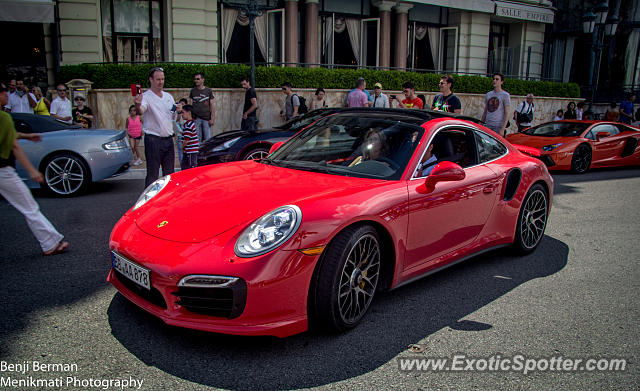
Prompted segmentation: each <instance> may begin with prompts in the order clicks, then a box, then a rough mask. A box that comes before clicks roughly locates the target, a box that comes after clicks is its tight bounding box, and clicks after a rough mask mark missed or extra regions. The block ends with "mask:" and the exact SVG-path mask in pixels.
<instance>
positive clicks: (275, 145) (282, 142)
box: [269, 141, 284, 155]
mask: <svg viewBox="0 0 640 391" xmlns="http://www.w3.org/2000/svg"><path fill="white" fill-rule="evenodd" d="M282 144H284V141H278V142H277V143H275V144H273V145H272V146H271V148H269V155H271V154H272V153H274V152H275V151H276V150H277V149H278V148H280V147H281V146H282Z"/></svg>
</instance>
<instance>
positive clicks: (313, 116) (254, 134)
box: [198, 108, 338, 166]
mask: <svg viewBox="0 0 640 391" xmlns="http://www.w3.org/2000/svg"><path fill="white" fill-rule="evenodd" d="M337 110H338V109H337V108H327V109H317V110H313V111H310V112H308V113H306V114H305V115H303V116H300V117H297V118H294V119H292V120H291V121H289V122H287V123H285V124H283V125H280V126H276V127H275V128H271V129H258V130H255V131H248V130H231V131H228V132H223V133H220V134H218V135H216V136H214V137H212V138H210V139H208V140H206V141H205V142H204V143H202V145H201V146H200V151H199V152H198V166H204V165H207V164H215V163H225V162H232V161H236V160H252V159H260V158H263V157H265V156H267V155H268V153H269V149H270V148H271V146H272V145H273V144H275V143H277V142H280V141H285V140H288V139H289V137H291V136H293V135H294V134H296V133H298V131H300V130H301V129H302V128H304V127H305V126H307V125H309V124H310V123H312V122H314V121H316V120H317V119H318V118H320V117H322V116H323V115H327V114H330V113H334V112H336V111H337Z"/></svg>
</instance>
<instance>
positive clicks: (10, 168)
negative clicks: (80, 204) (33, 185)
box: [0, 84, 69, 255]
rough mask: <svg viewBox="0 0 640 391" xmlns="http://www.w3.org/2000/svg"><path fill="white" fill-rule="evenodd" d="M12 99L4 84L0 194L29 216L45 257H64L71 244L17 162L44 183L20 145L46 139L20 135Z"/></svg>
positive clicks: (1, 91)
mask: <svg viewBox="0 0 640 391" xmlns="http://www.w3.org/2000/svg"><path fill="white" fill-rule="evenodd" d="M8 100H9V96H8V94H7V88H6V87H5V85H4V84H0V194H2V196H3V197H4V198H5V199H6V200H7V202H9V203H10V204H11V205H13V206H14V207H15V208H16V209H18V211H19V212H20V213H22V215H23V216H24V217H25V219H26V220H27V224H28V225H29V228H30V229H31V232H32V233H33V235H34V236H35V237H36V239H37V240H38V242H39V243H40V247H41V248H42V252H43V254H44V255H55V254H60V253H61V252H64V251H65V250H67V248H68V247H69V242H66V241H64V240H62V239H63V238H64V236H62V235H61V234H60V233H59V232H58V231H57V230H56V229H55V228H54V227H53V225H52V224H51V222H50V221H49V220H47V218H46V217H44V215H43V214H42V212H40V206H38V203H37V202H36V200H35V199H34V198H33V195H32V194H31V191H29V189H28V188H27V186H26V185H25V184H24V182H23V181H22V179H20V177H19V176H18V174H16V170H15V161H16V160H17V161H18V163H20V165H22V166H23V167H24V168H25V169H26V170H27V172H28V173H29V177H30V178H31V180H33V181H36V182H40V183H42V182H43V181H44V177H43V176H42V173H40V172H39V171H38V170H36V168H35V167H33V165H32V164H31V162H30V161H29V159H28V158H27V155H25V153H24V151H23V150H22V148H21V147H20V144H18V139H19V138H23V139H28V140H31V141H34V142H37V141H40V140H42V136H41V135H40V134H37V133H34V134H23V133H18V132H16V128H15V126H14V125H13V119H12V118H11V115H9V114H8V113H6V112H4V106H5V105H6V104H7V101H8Z"/></svg>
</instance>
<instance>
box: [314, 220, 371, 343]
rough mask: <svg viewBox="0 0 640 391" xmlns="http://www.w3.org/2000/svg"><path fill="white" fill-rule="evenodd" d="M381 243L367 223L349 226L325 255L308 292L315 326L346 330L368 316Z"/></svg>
mask: <svg viewBox="0 0 640 391" xmlns="http://www.w3.org/2000/svg"><path fill="white" fill-rule="evenodd" d="M381 254H382V249H381V242H380V238H379V236H378V233H377V232H376V230H375V229H374V228H373V227H371V226H368V225H362V226H354V227H350V228H347V229H346V230H345V231H343V232H341V233H340V234H338V235H337V236H336V238H335V239H334V240H333V241H332V242H331V244H330V245H329V246H328V247H327V248H326V249H325V252H324V253H323V254H322V257H321V259H320V261H319V262H318V265H317V266H316V270H315V272H314V276H313V280H312V283H311V289H310V294H309V315H310V321H311V324H312V326H317V327H318V328H321V329H325V330H330V331H344V330H348V329H350V328H353V327H355V326H356V325H357V324H358V323H359V322H360V320H361V319H362V317H363V316H364V315H365V313H366V312H367V310H368V309H369V307H370V306H371V302H372V300H373V296H374V294H375V292H376V289H377V287H378V280H379V279H380V270H381V266H380V265H381V264H380V262H381Z"/></svg>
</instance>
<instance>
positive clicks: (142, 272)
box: [111, 251, 151, 290]
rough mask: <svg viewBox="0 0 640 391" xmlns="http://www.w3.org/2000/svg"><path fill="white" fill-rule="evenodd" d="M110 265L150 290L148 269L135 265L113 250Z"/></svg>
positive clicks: (149, 272)
mask: <svg viewBox="0 0 640 391" xmlns="http://www.w3.org/2000/svg"><path fill="white" fill-rule="evenodd" d="M111 265H112V266H113V268H114V269H116V270H117V271H119V272H120V273H121V274H122V275H123V276H125V277H127V278H128V279H130V280H131V281H133V282H135V283H136V284H138V285H140V286H141V287H143V288H146V289H149V290H151V271H150V270H149V269H145V268H143V267H142V266H138V265H136V264H135V263H133V262H131V261H129V260H128V259H125V258H124V257H123V256H122V255H120V254H118V253H116V252H114V251H112V252H111Z"/></svg>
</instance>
